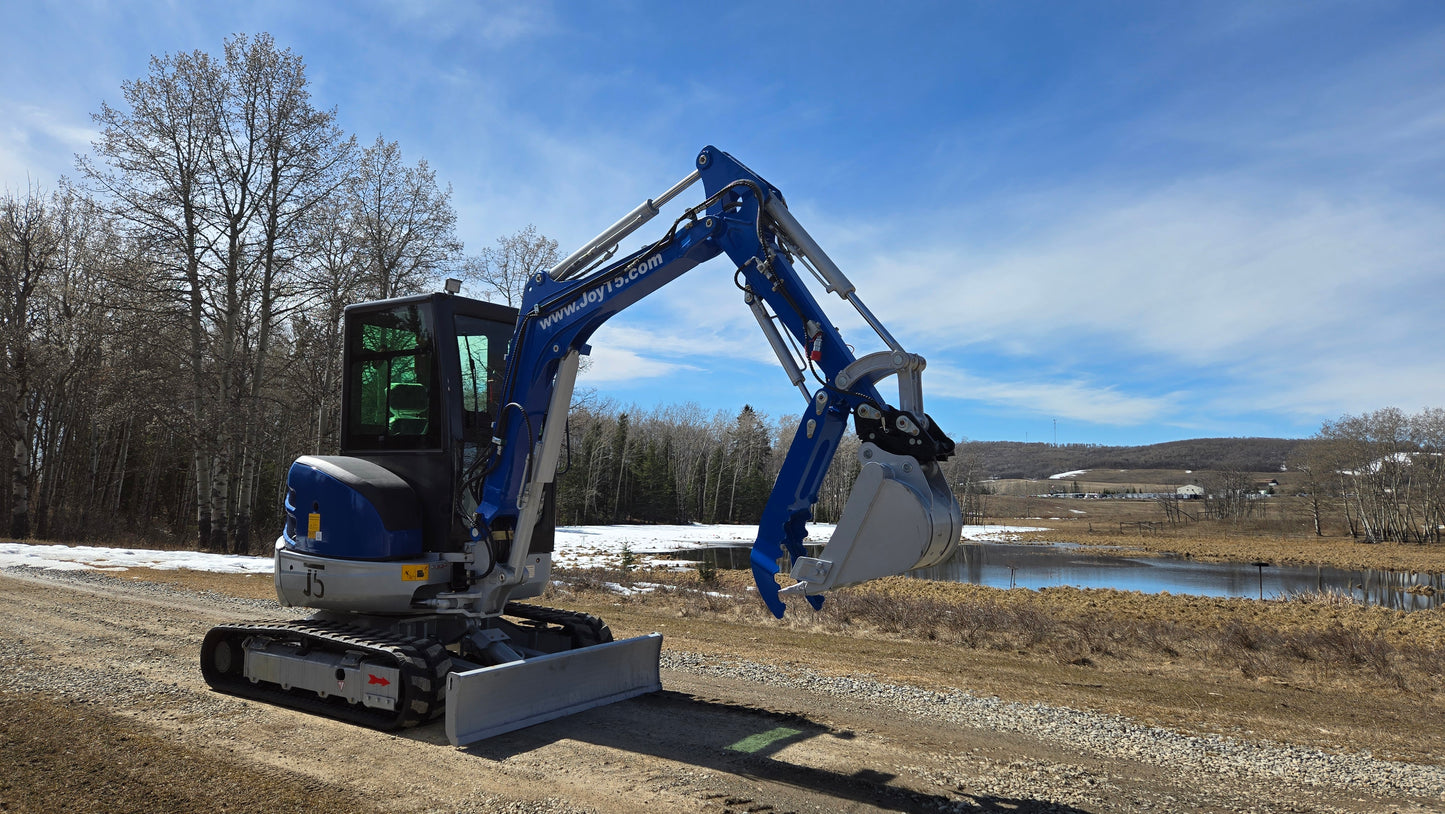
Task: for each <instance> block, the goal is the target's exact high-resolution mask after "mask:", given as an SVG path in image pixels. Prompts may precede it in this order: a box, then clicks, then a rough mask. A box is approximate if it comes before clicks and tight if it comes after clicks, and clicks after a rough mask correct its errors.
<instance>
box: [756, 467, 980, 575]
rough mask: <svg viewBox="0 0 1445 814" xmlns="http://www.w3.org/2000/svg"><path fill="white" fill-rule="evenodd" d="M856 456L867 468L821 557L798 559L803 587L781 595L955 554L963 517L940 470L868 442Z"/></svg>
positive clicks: (892, 571) (896, 571)
mask: <svg viewBox="0 0 1445 814" xmlns="http://www.w3.org/2000/svg"><path fill="white" fill-rule="evenodd" d="M858 455H859V459H860V460H861V461H862V464H863V467H862V469H861V470H860V471H859V473H858V478H857V480H855V481H854V484H853V491H852V492H851V493H850V494H849V495H848V502H847V503H845V504H844V505H843V516H842V517H841V518H840V519H839V521H838V527H837V528H836V529H835V530H834V532H833V536H832V537H831V538H829V540H828V543H827V545H825V546H824V547H823V550H822V551H821V552H819V553H818V556H817V557H799V558H797V559H796V560H795V561H794V563H793V569H792V572H791V573H792V577H793V579H796V580H798V582H797V584H796V585H790V586H788V587H787V588H783V589H782V590H780V591H779V593H780V594H783V595H789V594H791V595H795V596H796V595H803V596H814V595H817V594H821V593H823V592H824V591H828V590H832V589H833V588H841V587H843V586H845V585H853V584H855V583H859V582H865V581H867V580H870V579H877V578H879V577H886V576H892V575H896V574H902V573H905V572H907V571H912V570H913V569H915V568H927V567H928V566H930V565H937V564H938V563H940V562H943V561H944V560H946V559H948V558H949V557H950V556H952V554H953V551H954V549H955V548H956V547H957V545H958V540H959V537H960V536H961V534H962V532H963V518H962V514H961V513H960V511H959V508H958V500H957V499H956V498H955V497H954V496H953V491H952V490H951V489H949V488H948V483H947V481H946V480H945V478H944V476H943V472H942V470H941V469H940V468H939V466H938V464H937V463H934V462H930V463H919V461H918V460H917V459H915V458H911V457H909V456H907V455H894V454H891V453H888V452H885V451H883V450H881V449H879V448H878V447H876V446H875V445H873V444H867V443H865V444H863V446H862V449H860V450H859V453H858Z"/></svg>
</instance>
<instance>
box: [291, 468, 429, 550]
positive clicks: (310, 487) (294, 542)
mask: <svg viewBox="0 0 1445 814" xmlns="http://www.w3.org/2000/svg"><path fill="white" fill-rule="evenodd" d="M286 485H287V490H286V530H285V533H284V535H285V543H286V545H287V546H288V547H290V548H292V549H294V550H296V551H298V552H302V553H304V554H309V555H312V556H317V557H328V558H335V559H348V560H396V559H410V558H415V557H417V556H419V555H420V554H421V553H422V517H421V504H420V502H419V501H418V500H417V496H416V493H415V492H414V491H413V490H412V488H411V485H410V484H408V483H407V482H406V481H405V480H402V479H401V477H399V476H398V475H396V474H395V473H394V472H391V471H389V470H387V469H385V468H383V467H381V466H379V465H377V464H374V463H372V462H370V461H364V460H361V459H360V458H348V457H343V456H322V455H304V456H302V457H300V458H297V459H296V463H294V464H292V465H291V471H290V472H289V473H287V475H286Z"/></svg>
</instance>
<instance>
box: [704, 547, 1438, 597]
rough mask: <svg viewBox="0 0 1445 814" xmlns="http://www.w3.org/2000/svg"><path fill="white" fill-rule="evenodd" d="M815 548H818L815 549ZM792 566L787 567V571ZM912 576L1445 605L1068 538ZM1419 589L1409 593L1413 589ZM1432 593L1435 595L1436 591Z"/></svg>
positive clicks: (1336, 575) (1345, 573)
mask: <svg viewBox="0 0 1445 814" xmlns="http://www.w3.org/2000/svg"><path fill="white" fill-rule="evenodd" d="M749 553H750V549H749V547H747V546H714V547H709V548H705V549H699V550H690V551H685V552H679V553H678V555H677V556H679V557H680V558H684V559H689V560H695V559H703V560H705V561H707V562H710V563H711V564H712V565H715V566H716V567H718V568H747V567H749V563H748V556H749ZM809 553H814V554H815V553H816V550H814V549H812V548H811V547H810V551H809ZM786 570H787V569H786V568H784V571H785V572H786ZM909 576H914V577H919V578H922V579H936V580H943V581H947V582H970V583H973V584H975V585H987V586H989V587H992V588H1009V587H1018V588H1031V589H1034V590H1038V589H1040V588H1051V587H1057V586H1065V585H1067V586H1072V587H1076V588H1116V589H1118V590H1121V591H1142V592H1144V593H1151V594H1157V593H1163V592H1165V591H1167V592H1169V593H1171V594H1192V595H1194V596H1223V597H1252V598H1260V597H1263V598H1266V599H1281V598H1288V597H1291V596H1295V595H1298V594H1305V593H1334V594H1345V595H1348V596H1352V597H1354V598H1355V599H1356V600H1357V601H1360V602H1363V603H1365V604H1369V605H1380V606H1382V607H1386V608H1394V609H1397V610H1407V611H1412V610H1423V609H1428V608H1438V607H1442V606H1445V575H1441V574H1426V573H1417V572H1409V571H1385V570H1380V569H1358V570H1351V569H1341V568H1331V567H1328V566H1320V565H1269V566H1265V567H1263V568H1260V567H1257V566H1255V565H1253V564H1251V563H1241V562H1198V561H1196V560H1193V559H1189V558H1187V557H1180V556H1176V555H1160V556H1145V555H1138V556H1135V555H1129V554H1123V553H1115V554H1099V553H1094V552H1092V551H1090V550H1089V549H1088V548H1087V547H1084V546H1078V545H1073V544H1069V543H1058V544H1054V545H1018V544H1010V543H967V542H965V543H961V544H959V546H958V551H957V553H955V554H954V556H953V558H952V559H950V560H949V561H948V562H946V563H943V564H942V565H937V566H934V567H932V568H923V569H919V570H917V571H912V572H910V574H909ZM1412 589H1413V590H1415V591H1417V593H1410V591H1411V590H1412ZM1432 594H1433V595H1432Z"/></svg>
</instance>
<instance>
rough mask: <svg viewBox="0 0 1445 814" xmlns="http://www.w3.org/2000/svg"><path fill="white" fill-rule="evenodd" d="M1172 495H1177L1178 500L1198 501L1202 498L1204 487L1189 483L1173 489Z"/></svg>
mask: <svg viewBox="0 0 1445 814" xmlns="http://www.w3.org/2000/svg"><path fill="white" fill-rule="evenodd" d="M1174 494H1176V495H1178V496H1179V499H1180V500H1200V499H1202V498H1203V497H1204V487H1203V486H1195V485H1194V484H1192V483H1190V484H1186V485H1184V486H1181V487H1179V488H1178V489H1175V490H1174Z"/></svg>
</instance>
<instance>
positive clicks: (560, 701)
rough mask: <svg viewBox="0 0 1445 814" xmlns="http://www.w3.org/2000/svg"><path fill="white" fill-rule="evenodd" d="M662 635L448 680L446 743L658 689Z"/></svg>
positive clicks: (485, 735)
mask: <svg viewBox="0 0 1445 814" xmlns="http://www.w3.org/2000/svg"><path fill="white" fill-rule="evenodd" d="M661 656H662V634H660V633H649V634H648V635H646V636H638V637H636V638H632V639H624V640H622V641H618V642H608V643H606V644H598V645H593V646H591V647H584V648H580V649H577V650H567V651H563V652H560V653H550V654H548V655H545V656H537V657H536V658H530V659H526V660H524V661H514V662H510V663H507V664H498V665H496V666H494V667H482V668H480V669H477V670H468V671H467V672H464V673H452V674H450V675H449V676H447V701H446V720H447V740H449V741H451V743H452V745H453V746H465V745H466V744H469V743H475V742H477V741H479V740H483V739H486V738H490V737H492V736H494V735H500V734H502V733H504V732H511V731H513V730H516V729H521V728H523V727H527V726H531V725H533V724H539V723H542V722H543V721H550V720H552V719H554V718H561V717H563V716H565V715H572V714H574V713H577V712H582V711H584V710H589V709H593V708H595V707H600V706H603V705H604V704H611V703H613V702H614V701H623V700H626V699H628V698H634V697H636V696H639V695H642V694H644V693H649V692H657V691H658V690H660V689H662V679H661V675H660V672H659V667H658V662H659V659H660V658H661Z"/></svg>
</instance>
